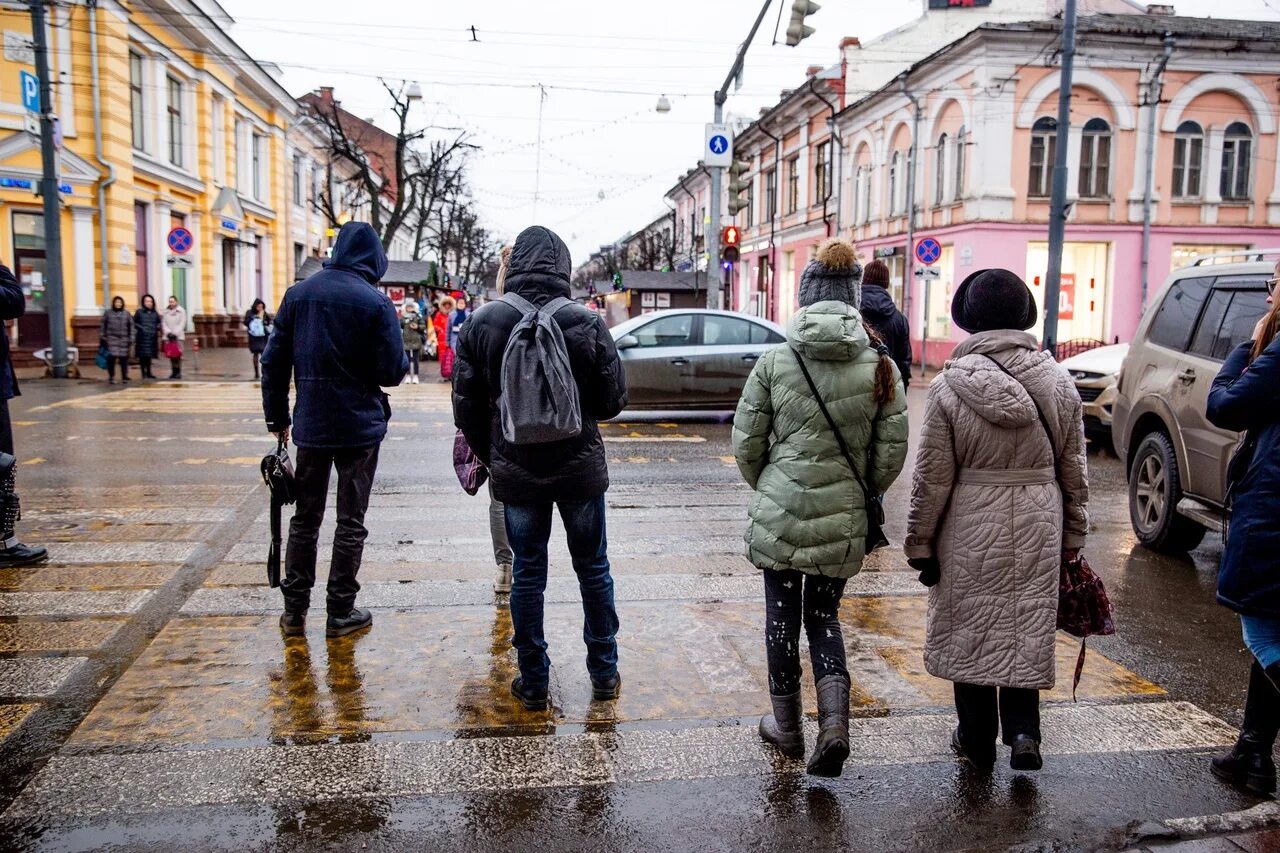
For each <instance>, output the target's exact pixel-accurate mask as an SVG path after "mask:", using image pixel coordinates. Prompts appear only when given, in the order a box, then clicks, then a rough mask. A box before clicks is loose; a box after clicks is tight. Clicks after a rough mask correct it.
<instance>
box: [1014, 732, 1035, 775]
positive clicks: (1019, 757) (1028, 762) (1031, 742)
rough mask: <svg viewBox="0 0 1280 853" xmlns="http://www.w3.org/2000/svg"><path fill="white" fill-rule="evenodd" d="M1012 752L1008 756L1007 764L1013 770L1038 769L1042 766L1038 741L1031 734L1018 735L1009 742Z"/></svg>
mask: <svg viewBox="0 0 1280 853" xmlns="http://www.w3.org/2000/svg"><path fill="white" fill-rule="evenodd" d="M1010 748H1011V749H1012V750H1013V754H1012V755H1010V756H1009V766H1010V767H1012V768H1013V769H1014V770H1039V769H1040V768H1041V767H1043V766H1044V759H1043V758H1041V757H1040V741H1038V740H1036V739H1035V738H1033V737H1031V735H1018V736H1016V737H1015V738H1014V739H1013V743H1012V744H1010Z"/></svg>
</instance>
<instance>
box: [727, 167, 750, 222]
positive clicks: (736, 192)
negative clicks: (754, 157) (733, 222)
mask: <svg viewBox="0 0 1280 853" xmlns="http://www.w3.org/2000/svg"><path fill="white" fill-rule="evenodd" d="M750 168H751V161H750V160H738V159H736V158H735V159H734V161H733V164H732V165H731V166H729V215H730V216H737V215H738V211H740V210H742V209H743V208H745V207H746V206H747V205H749V204H750V203H751V202H749V201H748V200H747V198H746V196H745V195H743V194H744V193H745V192H746V191H747V190H748V189H750V188H751V182H750V181H748V180H747V179H746V178H745V177H744V175H746V173H747V171H748V170H750Z"/></svg>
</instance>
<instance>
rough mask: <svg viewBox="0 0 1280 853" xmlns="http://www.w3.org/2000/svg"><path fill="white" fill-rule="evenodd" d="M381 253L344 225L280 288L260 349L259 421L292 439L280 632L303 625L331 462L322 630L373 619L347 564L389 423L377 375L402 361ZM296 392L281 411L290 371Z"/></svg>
mask: <svg viewBox="0 0 1280 853" xmlns="http://www.w3.org/2000/svg"><path fill="white" fill-rule="evenodd" d="M386 271H387V255H386V253H385V252H384V251H383V249H382V243H381V242H380V241H379V240H378V236H377V234H376V233H374V230H373V228H372V227H370V226H369V225H368V223H364V222H350V223H348V224H346V225H344V226H342V230H341V231H339V232H338V239H337V241H336V242H335V244H334V246H333V253H332V255H331V256H330V258H329V260H327V261H325V269H324V270H322V271H320V272H318V273H316V274H315V275H313V276H311V277H310V278H308V279H307V280H306V281H303V282H302V283H301V284H298V285H295V286H294V287H292V288H290V289H289V290H288V291H286V292H285V295H284V299H283V300H281V302H280V310H279V311H278V312H276V316H275V325H274V329H273V331H272V333H271V337H270V338H269V339H268V340H267V348H266V351H265V352H264V353H263V354H262V406H263V411H264V412H265V414H266V419H267V429H268V430H270V431H271V432H273V433H275V434H276V436H277V437H278V438H279V439H280V440H281V441H284V442H288V440H289V437H290V428H291V426H292V433H293V440H294V443H295V444H296V445H297V446H298V458H297V469H296V472H295V476H296V479H297V491H298V505H297V508H296V510H295V511H294V514H293V521H292V523H291V524H290V525H289V545H288V548H287V549H286V551H285V578H284V581H283V582H282V583H281V585H280V586H281V591H282V592H283V593H284V614H283V615H282V616H281V617H280V627H281V629H283V631H284V633H285V634H289V635H293V634H301V633H303V631H304V629H305V627H306V615H307V609H308V607H309V606H310V603H311V587H312V586H314V585H315V579H316V542H317V540H318V539H319V536H320V522H321V521H322V520H323V519H324V509H325V499H326V497H327V495H328V491H329V470H330V469H331V468H337V470H338V529H337V531H336V532H335V533H334V537H333V557H332V560H331V561H330V563H329V586H328V596H327V600H326V609H327V610H328V623H327V625H326V628H325V634H326V636H329V637H340V636H342V635H344V634H350V633H352V632H353V631H358V630H360V629H361V628H366V627H368V626H369V625H371V624H372V622H373V615H372V614H371V613H370V612H369V611H368V610H361V609H358V608H356V606H355V602H356V593H357V592H359V591H360V584H359V583H357V582H356V573H357V572H358V571H359V570H360V559H361V556H362V555H363V553H364V540H365V537H366V536H367V535H368V531H367V530H365V527H364V514H365V511H366V510H367V509H368V507H369V492H370V490H371V489H372V487H373V476H374V472H375V471H376V470H377V467H378V448H379V446H380V445H381V444H382V439H383V438H385V437H386V434H387V420H388V419H389V418H390V417H391V406H390V405H389V404H388V402H387V395H386V394H385V393H383V391H382V387H383V386H394V385H399V384H400V380H401V379H403V378H404V375H405V373H407V372H408V370H409V360H408V359H407V358H406V357H405V354H404V345H403V342H402V340H401V337H400V320H399V318H398V317H397V316H396V309H395V306H393V305H392V304H391V300H390V299H388V298H387V297H386V295H385V294H383V293H382V292H380V291H379V290H377V289H376V288H375V287H374V286H373V285H375V284H377V283H378V281H380V280H381V278H382V276H383V275H384V274H385V273H386ZM290 376H292V377H293V380H294V383H295V384H296V385H297V389H298V399H297V402H296V404H295V406H294V409H293V419H292V421H291V420H290V418H289V379H290Z"/></svg>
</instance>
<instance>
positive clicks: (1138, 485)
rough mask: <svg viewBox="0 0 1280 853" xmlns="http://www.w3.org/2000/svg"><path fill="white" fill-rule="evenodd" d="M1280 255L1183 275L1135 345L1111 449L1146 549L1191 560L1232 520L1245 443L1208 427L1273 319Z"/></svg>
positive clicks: (1206, 263) (1240, 255)
mask: <svg viewBox="0 0 1280 853" xmlns="http://www.w3.org/2000/svg"><path fill="white" fill-rule="evenodd" d="M1277 257H1280V249H1253V250H1249V251H1240V252H1233V253H1227V254H1222V255H1206V256H1202V257H1199V258H1197V259H1196V260H1195V261H1194V262H1193V263H1192V264H1191V265H1190V266H1186V267H1183V268H1182V269H1178V270H1174V271H1173V273H1171V274H1170V276H1169V280H1168V281H1167V282H1166V283H1165V285H1164V287H1163V288H1162V289H1161V291H1160V293H1159V294H1157V295H1156V297H1155V299H1154V300H1152V302H1151V307H1150V309H1149V310H1148V311H1147V313H1146V316H1144V317H1143V318H1142V322H1141V323H1140V324H1139V326H1138V331H1137V333H1136V334H1135V336H1134V340H1133V343H1132V345H1130V347H1129V354H1128V356H1127V357H1126V358H1125V361H1124V367H1123V368H1122V369H1121V371H1120V378H1119V381H1118V383H1117V393H1116V399H1115V405H1114V407H1113V413H1114V421H1113V425H1112V439H1113V443H1114V444H1115V449H1116V453H1117V454H1118V455H1119V457H1120V459H1121V460H1122V461H1124V462H1125V465H1126V467H1125V470H1126V472H1127V475H1128V478H1129V519H1130V521H1131V523H1132V524H1133V530H1134V533H1135V534H1137V537H1138V540H1139V541H1140V542H1142V544H1144V545H1146V546H1148V547H1150V548H1153V549H1155V550H1159V551H1167V552H1181V551H1187V550H1190V549H1191V548H1194V547H1196V546H1197V545H1198V544H1200V541H1201V540H1202V539H1203V538H1204V535H1205V531H1206V530H1209V529H1220V527H1221V525H1222V523H1223V521H1224V520H1225V517H1226V512H1225V509H1224V507H1223V503H1224V500H1225V496H1226V485H1227V466H1228V464H1229V462H1230V460H1231V456H1232V454H1233V453H1234V452H1235V448H1236V446H1237V444H1238V443H1239V435H1238V434H1236V433H1233V432H1228V431H1226V430H1222V429H1218V428H1217V427H1215V426H1214V425H1213V424H1211V423H1209V421H1208V419H1207V418H1206V417H1205V408H1206V406H1207V403H1208V398H1209V389H1210V387H1211V386H1212V385H1213V380H1214V378H1215V377H1216V376H1217V375H1218V371H1219V370H1220V369H1221V368H1222V362H1223V360H1225V359H1226V357H1227V355H1228V354H1230V352H1231V351H1232V350H1233V349H1235V348H1236V347H1237V346H1239V345H1240V344H1242V343H1244V342H1245V341H1247V340H1249V339H1250V337H1251V336H1252V334H1253V328H1254V326H1255V325H1257V322H1258V319H1259V318H1260V317H1261V316H1262V315H1263V313H1264V312H1265V311H1266V307H1267V305H1266V302H1267V289H1266V280H1267V279H1268V278H1270V277H1271V276H1272V275H1273V272H1274V269H1275V262H1276V259H1277Z"/></svg>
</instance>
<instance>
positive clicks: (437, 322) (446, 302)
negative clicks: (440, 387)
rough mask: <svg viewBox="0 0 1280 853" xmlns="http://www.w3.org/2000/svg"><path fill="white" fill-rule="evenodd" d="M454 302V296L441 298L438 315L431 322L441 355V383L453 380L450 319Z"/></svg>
mask: <svg viewBox="0 0 1280 853" xmlns="http://www.w3.org/2000/svg"><path fill="white" fill-rule="evenodd" d="M453 306H454V301H453V297H452V296H442V297H440V304H439V306H437V308H436V315H435V316H434V317H432V318H431V322H432V323H433V324H434V326H435V330H436V347H437V349H438V351H439V353H440V381H441V382H450V381H452V380H453V345H452V344H451V343H450V342H449V319H450V318H451V317H452V316H453Z"/></svg>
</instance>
